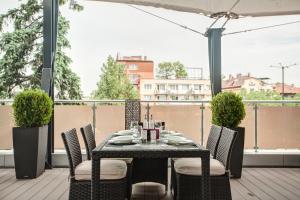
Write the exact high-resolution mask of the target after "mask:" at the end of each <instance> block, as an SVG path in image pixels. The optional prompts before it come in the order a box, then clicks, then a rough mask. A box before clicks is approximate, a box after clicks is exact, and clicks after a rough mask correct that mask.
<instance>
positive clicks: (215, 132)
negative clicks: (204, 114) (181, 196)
mask: <svg viewBox="0 0 300 200" xmlns="http://www.w3.org/2000/svg"><path fill="white" fill-rule="evenodd" d="M221 132H222V127H221V126H217V125H214V124H213V125H212V126H211V127H210V132H209V135H208V139H207V143H206V149H208V150H209V151H210V154H211V157H212V158H215V157H216V152H217V147H218V144H219V141H220V137H221ZM175 160H176V159H171V192H173V195H174V196H176V191H175V190H174V186H175V185H176V175H175V169H174V161H175Z"/></svg>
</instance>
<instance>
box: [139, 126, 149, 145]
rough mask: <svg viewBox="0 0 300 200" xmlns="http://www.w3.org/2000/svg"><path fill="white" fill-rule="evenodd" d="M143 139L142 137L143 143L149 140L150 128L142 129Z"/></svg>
mask: <svg viewBox="0 0 300 200" xmlns="http://www.w3.org/2000/svg"><path fill="white" fill-rule="evenodd" d="M141 139H142V143H146V142H147V139H148V130H147V129H142V133H141Z"/></svg>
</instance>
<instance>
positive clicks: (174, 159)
mask: <svg viewBox="0 0 300 200" xmlns="http://www.w3.org/2000/svg"><path fill="white" fill-rule="evenodd" d="M209 157H210V158H211V159H213V158H214V157H213V156H212V155H211V154H209ZM171 159H172V160H173V161H174V162H175V161H176V160H178V159H180V158H171Z"/></svg>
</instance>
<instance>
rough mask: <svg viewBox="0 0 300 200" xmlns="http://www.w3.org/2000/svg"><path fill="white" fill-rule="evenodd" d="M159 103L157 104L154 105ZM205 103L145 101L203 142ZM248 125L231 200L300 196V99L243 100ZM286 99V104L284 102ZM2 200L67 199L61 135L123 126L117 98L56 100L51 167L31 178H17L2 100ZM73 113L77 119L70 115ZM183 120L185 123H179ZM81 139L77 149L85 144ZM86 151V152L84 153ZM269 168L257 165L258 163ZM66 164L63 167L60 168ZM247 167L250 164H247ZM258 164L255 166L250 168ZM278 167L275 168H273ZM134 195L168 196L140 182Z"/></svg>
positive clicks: (101, 134)
mask: <svg viewBox="0 0 300 200" xmlns="http://www.w3.org/2000/svg"><path fill="white" fill-rule="evenodd" d="M158 102H159V103H158ZM208 103H209V101H177V102H176V104H174V102H172V101H156V102H153V101H143V102H142V110H141V114H142V116H144V115H145V114H146V112H147V107H148V105H149V106H150V113H151V114H152V115H153V117H154V119H157V120H164V121H165V122H166V125H167V129H170V130H176V131H178V132H183V133H185V134H186V135H187V136H188V137H189V138H192V139H193V140H195V141H198V142H199V143H200V144H205V143H206V140H207V136H208V131H209V128H210V126H211V122H210V119H211V111H210V106H209V104H208ZM244 103H245V105H246V111H247V114H246V118H245V119H244V120H243V122H242V124H241V126H244V127H245V128H246V140H245V152H244V153H245V154H244V167H245V168H244V169H243V175H242V178H241V179H232V180H231V192H232V197H233V200H240V199H255V200H258V199H278V200H281V199H295V200H296V199H299V198H300V192H299V191H300V185H299V184H300V183H299V180H298V179H299V174H300V168H283V167H299V166H300V160H299V157H300V149H299V147H300V135H299V130H300V125H299V123H298V121H299V118H300V106H299V104H300V101H245V102H244ZM282 103H284V104H282ZM0 105H1V106H0V113H1V115H0V130H1V132H0V167H2V169H0V174H1V176H0V190H1V193H0V199H4V200H5V199H22V200H23V199H68V190H69V182H68V176H69V171H68V169H66V168H65V167H66V166H68V162H67V158H66V155H65V151H64V147H63V144H62V141H61V137H60V133H61V132H63V131H65V130H68V129H70V128H71V127H76V128H77V131H79V130H78V129H79V127H81V126H84V125H86V124H87V123H92V124H93V125H94V127H95V129H96V141H97V143H99V142H101V141H102V140H103V139H104V138H106V137H107V136H108V135H109V134H110V133H112V132H115V131H117V130H120V129H124V121H125V116H124V115H125V111H124V110H125V108H124V102H123V101H122V100H121V101H114V102H108V101H63V100H62V101H59V100H57V101H56V105H55V112H54V114H55V116H54V117H55V135H54V146H55V152H54V153H53V157H52V158H53V165H54V167H55V168H54V169H53V170H47V171H46V173H44V174H43V175H42V176H40V177H39V178H37V179H33V180H16V179H15V172H14V169H11V167H13V166H14V163H13V152H12V133H11V129H12V127H13V126H14V122H13V118H12V108H11V101H0ZM74 116H75V117H74ZM183 122H184V123H183ZM79 138H80V143H81V147H84V143H83V141H82V140H81V137H79ZM83 152H84V151H83ZM262 166H263V167H269V168H258V167H262ZM61 167H64V168H61ZM247 167H251V168H247ZM253 167H256V168H253ZM271 167H276V168H271ZM132 199H134V200H144V199H154V200H156V199H157V200H158V199H163V200H171V199H172V196H171V194H170V192H169V191H168V192H167V194H166V195H165V193H164V188H163V186H162V185H159V184H154V183H141V184H136V185H135V186H134V187H133V195H132Z"/></svg>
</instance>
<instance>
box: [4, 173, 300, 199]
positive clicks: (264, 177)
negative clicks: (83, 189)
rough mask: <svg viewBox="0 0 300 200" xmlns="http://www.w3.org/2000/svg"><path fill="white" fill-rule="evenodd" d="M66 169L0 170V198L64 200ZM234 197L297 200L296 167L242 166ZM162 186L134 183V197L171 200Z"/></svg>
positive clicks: (299, 178) (299, 189)
mask: <svg viewBox="0 0 300 200" xmlns="http://www.w3.org/2000/svg"><path fill="white" fill-rule="evenodd" d="M68 187H69V184H68V169H62V168H60V169H53V170H47V171H46V173H44V174H43V175H42V176H40V177H39V178H37V179H34V180H16V179H15V174H14V169H0V199H1V200H12V199H19V200H28V199H32V200H43V199H47V200H56V199H59V200H67V199H68ZM231 189H232V196H233V199H234V200H242V199H246V200H271V199H272V200H274V199H276V200H299V199H300V169H299V168H291V169H287V168H285V169H283V168H245V169H244V171H243V177H242V178H241V179H238V180H232V181H231ZM163 193H164V188H163V187H162V186H161V185H158V184H153V183H142V184H138V185H136V186H134V189H133V198H132V199H134V200H148V199H149V200H150V199H151V200H158V199H162V200H171V199H172V198H171V196H170V195H169V194H167V195H164V194H163Z"/></svg>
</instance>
